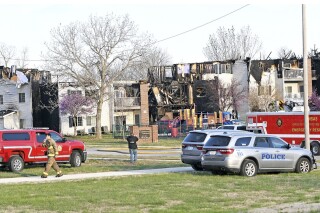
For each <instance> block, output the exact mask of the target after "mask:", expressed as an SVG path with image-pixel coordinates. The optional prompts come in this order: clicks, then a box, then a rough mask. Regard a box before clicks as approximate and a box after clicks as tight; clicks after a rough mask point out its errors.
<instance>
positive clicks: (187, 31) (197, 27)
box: [1, 4, 250, 62]
mask: <svg viewBox="0 0 320 213" xmlns="http://www.w3.org/2000/svg"><path fill="white" fill-rule="evenodd" d="M249 5H250V4H246V5H244V6H242V7H239V8H238V9H235V10H233V11H231V12H229V13H227V14H224V15H222V16H220V17H218V18H216V19H213V20H211V21H209V22H207V23H204V24H201V25H199V26H196V27H194V28H191V29H189V30H186V31H184V32H181V33H178V34H176V35H173V36H169V37H167V38H164V39H161V40H158V41H156V42H154V43H152V45H153V44H157V43H160V42H163V41H167V40H169V39H172V38H175V37H178V36H180V35H183V34H186V33H189V32H191V31H194V30H196V29H199V28H201V27H204V26H206V25H208V24H211V23H212V22H215V21H218V20H220V19H223V18H225V17H227V16H229V15H231V14H233V13H235V12H238V11H239V10H242V9H243V8H245V7H248V6H249ZM1 58H4V57H1ZM12 60H16V61H19V60H22V59H14V58H12ZM24 61H38V62H40V61H53V60H41V59H29V60H24Z"/></svg>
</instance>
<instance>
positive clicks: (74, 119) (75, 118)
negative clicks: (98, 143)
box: [72, 116, 77, 136]
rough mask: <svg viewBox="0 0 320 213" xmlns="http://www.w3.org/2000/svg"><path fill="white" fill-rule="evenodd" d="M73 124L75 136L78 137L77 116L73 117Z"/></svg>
mask: <svg viewBox="0 0 320 213" xmlns="http://www.w3.org/2000/svg"><path fill="white" fill-rule="evenodd" d="M72 119H73V123H74V126H73V135H74V136H77V117H76V116H73V118H72Z"/></svg>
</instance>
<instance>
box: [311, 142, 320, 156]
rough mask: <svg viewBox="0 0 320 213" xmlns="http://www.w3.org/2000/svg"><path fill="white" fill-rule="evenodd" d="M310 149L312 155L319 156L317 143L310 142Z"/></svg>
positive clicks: (319, 150)
mask: <svg viewBox="0 0 320 213" xmlns="http://www.w3.org/2000/svg"><path fill="white" fill-rule="evenodd" d="M310 147H311V151H312V153H313V155H320V146H319V143H318V142H312V143H311V144H310Z"/></svg>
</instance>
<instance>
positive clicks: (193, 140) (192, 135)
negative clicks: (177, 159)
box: [181, 129, 248, 171]
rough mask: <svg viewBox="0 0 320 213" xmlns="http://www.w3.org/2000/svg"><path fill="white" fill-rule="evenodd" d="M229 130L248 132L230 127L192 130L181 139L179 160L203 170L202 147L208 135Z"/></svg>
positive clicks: (195, 168)
mask: <svg viewBox="0 0 320 213" xmlns="http://www.w3.org/2000/svg"><path fill="white" fill-rule="evenodd" d="M229 132H238V133H239V134H240V133H248V132H246V131H240V130H230V129H206V130H193V131H190V132H189V134H188V135H187V136H186V137H185V138H184V140H183V141H182V154H181V161H182V163H185V164H190V165H191V167H192V168H193V169H194V170H196V171H199V170H203V168H202V166H201V153H202V147H203V145H204V144H205V142H207V140H209V139H210V136H212V135H217V134H223V133H225V134H227V133H229Z"/></svg>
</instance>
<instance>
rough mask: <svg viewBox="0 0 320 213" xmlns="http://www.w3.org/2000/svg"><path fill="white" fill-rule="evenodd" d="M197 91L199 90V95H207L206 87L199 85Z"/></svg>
mask: <svg viewBox="0 0 320 213" xmlns="http://www.w3.org/2000/svg"><path fill="white" fill-rule="evenodd" d="M196 92H197V97H205V96H206V91H205V88H204V87H197V89H196Z"/></svg>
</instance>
